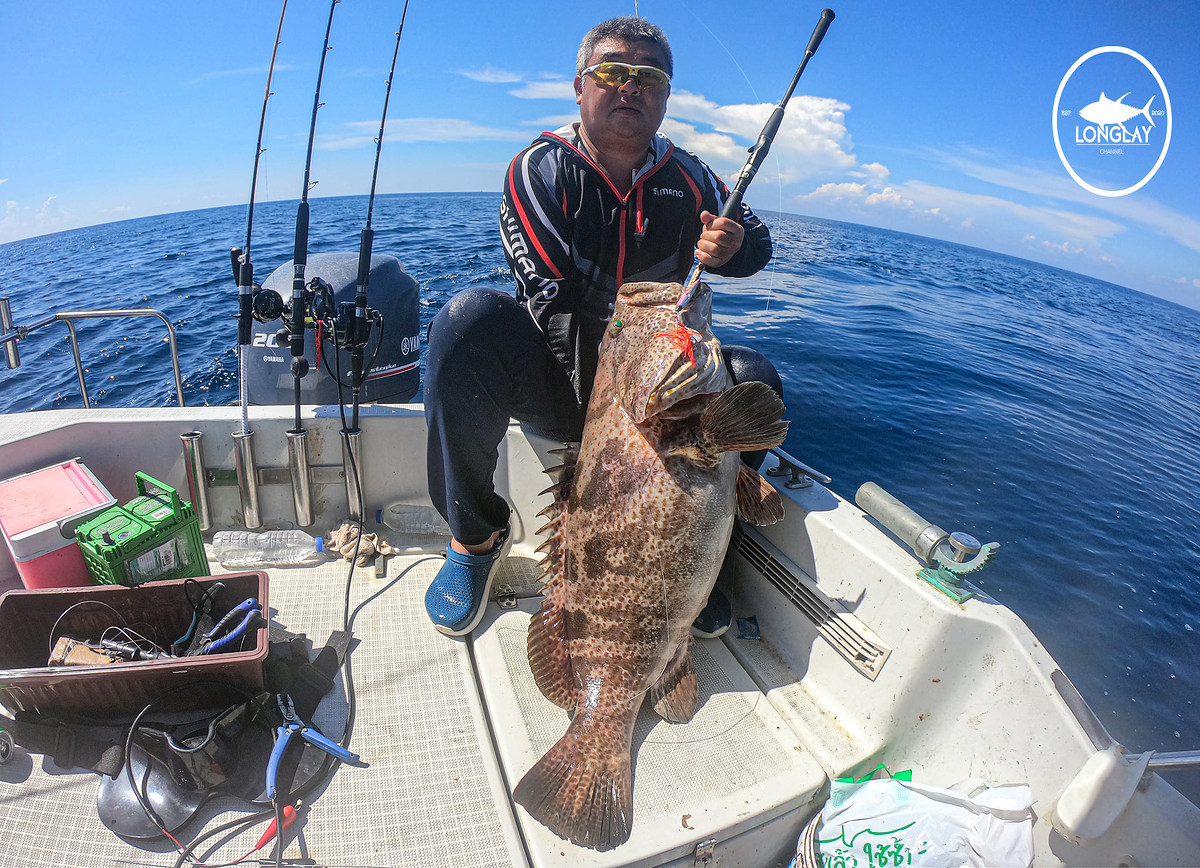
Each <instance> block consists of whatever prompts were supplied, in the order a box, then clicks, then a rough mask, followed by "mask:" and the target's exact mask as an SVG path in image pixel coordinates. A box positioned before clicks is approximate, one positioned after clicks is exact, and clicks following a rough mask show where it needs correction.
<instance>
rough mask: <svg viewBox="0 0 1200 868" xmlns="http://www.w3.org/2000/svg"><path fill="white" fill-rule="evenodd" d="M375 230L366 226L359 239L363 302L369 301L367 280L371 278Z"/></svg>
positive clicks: (359, 281)
mask: <svg viewBox="0 0 1200 868" xmlns="http://www.w3.org/2000/svg"><path fill="white" fill-rule="evenodd" d="M374 241H375V230H374V229H371V228H370V227H367V228H364V229H363V231H362V234H361V235H359V240H358V290H359V292H360V293H362V294H363V304H366V303H367V300H366V289H367V282H368V281H369V280H370V279H371V248H372V247H373V246H374Z"/></svg>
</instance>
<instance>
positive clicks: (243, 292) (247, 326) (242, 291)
mask: <svg viewBox="0 0 1200 868" xmlns="http://www.w3.org/2000/svg"><path fill="white" fill-rule="evenodd" d="M286 13H287V0H283V8H282V9H280V10H279V26H278V27H277V28H276V29H275V46H274V47H273V48H272V49H271V62H270V64H269V65H268V66H267V87H266V90H265V92H264V93H263V104H262V114H261V115H260V116H259V119H258V141H257V142H256V143H255V145H254V171H253V172H252V173H251V175H250V206H249V208H248V209H247V211H246V244H245V246H244V247H234V248H233V249H232V250H230V252H229V253H230V259H231V260H232V264H233V273H234V277H235V278H236V279H237V287H238V396H239V399H240V402H241V405H242V433H243V434H247V433H249V431H250V416H249V409H248V407H249V404H250V387H249V384H248V382H247V378H246V361H247V353H248V352H249V349H250V332H251V328H252V323H251V320H252V318H253V295H254V264H253V263H252V262H251V260H250V237H251V233H252V232H253V229H254V197H255V192H256V190H257V188H258V164H259V160H260V158H261V157H262V155H263V146H262V140H263V130H264V129H265V128H266V125H267V103H268V101H270V99H271V78H272V77H273V76H274V75H275V57H276V55H278V53H279V37H280V35H281V34H282V33H283V17H284V15H285V14H286Z"/></svg>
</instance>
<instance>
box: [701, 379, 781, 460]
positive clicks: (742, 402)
mask: <svg viewBox="0 0 1200 868" xmlns="http://www.w3.org/2000/svg"><path fill="white" fill-rule="evenodd" d="M783 411H784V407H783V401H781V400H779V396H778V395H776V394H775V390H774V389H772V388H771V387H770V386H768V385H767V384H766V383H760V382H756V381H751V382H748V383H738V384H737V385H736V386H734V387H733V388H732V389H728V390H726V391H724V392H722V393H721V394H720V395H718V396H717V397H716V398H714V399H713V401H712V403H710V404H709V405H708V406H707V407H705V408H704V412H703V413H702V414H701V415H700V430H701V431H702V432H703V433H704V435H705V436H706V437H707V439H708V441H709V443H711V445H712V446H713V448H715V449H718V450H720V451H722V452H750V451H753V450H755V449H770V448H771V447H772V446H778V445H779V444H780V443H782V442H783V440H784V438H785V437H787V430H788V423H787V422H784V421H782V420H783Z"/></svg>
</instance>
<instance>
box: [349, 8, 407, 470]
mask: <svg viewBox="0 0 1200 868" xmlns="http://www.w3.org/2000/svg"><path fill="white" fill-rule="evenodd" d="M407 17H408V0H404V10H403V11H402V12H401V13H400V26H399V27H398V28H397V29H396V46H395V48H394V49H393V50H392V65H391V68H390V69H389V70H388V77H387V87H386V89H385V90H384V94H383V112H382V113H381V115H380V118H379V135H378V136H377V137H376V139H375V165H374V167H373V168H372V170H371V194H370V196H369V197H368V199H367V222H366V225H365V226H364V227H363V230H362V234H361V235H360V237H359V245H358V287H357V290H356V292H355V294H354V324H353V327H352V332H351V341H352V343H351V346H352V349H351V351H350V383H351V392H352V399H353V411H352V420H351V423H350V428H349V429H347V428H346V427H345V420H343V427H342V430H343V431H345V432H346V433H354V432H357V431H358V404H359V398H360V394H361V391H362V383H363V347H364V346H366V344H367V340H368V339H369V336H370V324H369V322H368V310H367V282H368V281H369V280H370V278H371V247H372V244H373V243H374V240H375V230H374V229H372V228H371V215H372V214H373V212H374V210H375V189H376V187H377V185H378V183H379V158H380V156H381V155H382V153H383V134H384V131H385V130H386V128H387V112H388V102H389V101H390V100H391V97H392V80H393V79H394V78H395V77H396V58H397V57H398V56H399V55H400V38H401V37H402V36H403V35H404V20H405V18H407ZM382 345H383V335H382V334H380V337H379V343H378V345H376V347H375V352H376V353H378V352H379V347H380V346H382ZM372 363H374V359H372ZM359 491H360V492H361V491H362V489H361V488H360V489H359Z"/></svg>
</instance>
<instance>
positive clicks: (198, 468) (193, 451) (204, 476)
mask: <svg viewBox="0 0 1200 868" xmlns="http://www.w3.org/2000/svg"><path fill="white" fill-rule="evenodd" d="M201 437H202V435H201V433H200V432H199V431H188V432H187V433H186V434H180V435H179V439H180V440H182V441H183V470H184V474H185V475H186V476H187V486H188V497H190V498H191V500H192V506H193V507H194V508H195V510H196V516H197V517H198V518H199V519H200V532H201V533H205V532H207V531H209V530H212V512H211V511H210V510H209V507H208V468H206V467H205V466H204V452H203V450H202V449H201V444H200V440H201Z"/></svg>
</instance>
